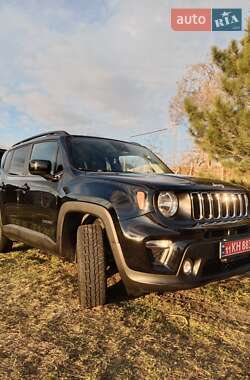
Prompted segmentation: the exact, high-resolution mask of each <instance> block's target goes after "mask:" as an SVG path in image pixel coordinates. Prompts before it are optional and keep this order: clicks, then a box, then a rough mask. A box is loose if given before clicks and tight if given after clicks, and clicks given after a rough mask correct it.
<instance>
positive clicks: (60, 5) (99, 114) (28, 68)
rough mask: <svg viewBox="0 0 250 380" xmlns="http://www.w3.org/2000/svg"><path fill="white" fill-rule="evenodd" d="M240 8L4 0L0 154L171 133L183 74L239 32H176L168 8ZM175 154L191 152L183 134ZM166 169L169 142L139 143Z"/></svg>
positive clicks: (245, 1) (224, 3)
mask: <svg viewBox="0 0 250 380" xmlns="http://www.w3.org/2000/svg"><path fill="white" fill-rule="evenodd" d="M181 7H186V8H187V7H190V8H195V7H196V8H197V7H198V8H199V7H200V8H205V7H208V8H210V7H211V8H212V7H214V8H218V7H219V8H234V7H237V8H243V17H244V19H245V18H246V17H247V15H249V14H250V12H249V10H250V1H249V0H220V1H218V0H217V1H215V0H210V1H209V0H207V1H205V0H170V1H168V0H164V1H163V0H88V1H86V0H71V1H69V0H50V1H49V0H43V1H38V0H36V1H35V0H16V1H14V0H8V1H6V0H0V51H1V56H0V134H1V135H0V136H1V141H0V145H1V146H9V145H11V144H13V143H15V142H17V141H18V140H20V139H23V138H25V137H28V136H31V135H33V134H36V133H41V132H43V131H49V130H57V129H63V130H66V131H68V132H71V133H77V134H85V135H86V134H90V135H98V136H105V137H112V138H120V139H125V140H129V139H130V136H133V135H136V134H140V133H144V132H149V131H153V130H156V129H162V128H168V127H170V122H169V115H168V107H169V102H170V100H171V98H172V97H173V96H174V95H175V93H176V86H177V82H178V81H180V80H181V78H182V76H183V74H184V72H185V70H186V68H187V67H188V65H191V64H195V63H201V62H207V61H208V60H209V57H210V50H211V46H213V45H217V46H220V47H226V46H227V44H228V42H229V41H230V40H231V39H232V38H236V39H239V38H240V37H241V36H242V33H241V32H174V31H172V30H171V27H170V9H171V8H181ZM178 136H179V138H178V147H177V149H178V151H179V152H181V151H183V150H184V149H189V148H190V146H191V145H190V144H191V143H190V138H189V135H188V132H187V130H186V129H185V127H181V128H180V130H179V131H178ZM132 140H136V141H138V142H141V143H146V144H151V145H152V144H153V145H154V146H155V147H156V150H157V149H158V150H159V149H162V150H163V151H164V155H165V157H166V158H168V159H169V160H171V158H172V157H173V149H176V146H175V145H174V143H173V133H172V132H171V130H170V131H166V132H163V133H159V134H154V135H152V136H147V137H137V138H133V139H132Z"/></svg>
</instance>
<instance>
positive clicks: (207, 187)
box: [87, 172, 245, 191]
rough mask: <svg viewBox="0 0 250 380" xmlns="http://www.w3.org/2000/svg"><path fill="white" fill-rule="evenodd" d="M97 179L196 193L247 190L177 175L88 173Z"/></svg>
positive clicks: (204, 179) (215, 181)
mask: <svg viewBox="0 0 250 380" xmlns="http://www.w3.org/2000/svg"><path fill="white" fill-rule="evenodd" d="M87 176H91V177H92V176H93V177H95V178H96V179H101V180H104V181H111V182H113V181H115V182H120V183H124V184H128V185H134V186H136V185H137V186H146V187H149V188H152V189H155V190H165V189H167V190H170V189H172V190H178V191H182V190H183V191H184V190H194V191H227V190H228V191H233V190H242V189H243V190H245V189H244V188H243V187H241V186H239V185H233V184H231V183H227V182H222V181H218V180H212V179H206V178H196V177H190V176H184V175H177V174H138V173H108V172H95V173H90V172H89V173H87Z"/></svg>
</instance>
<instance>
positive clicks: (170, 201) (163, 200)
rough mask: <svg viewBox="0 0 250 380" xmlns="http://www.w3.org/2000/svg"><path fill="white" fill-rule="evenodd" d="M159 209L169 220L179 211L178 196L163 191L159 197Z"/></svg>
mask: <svg viewBox="0 0 250 380" xmlns="http://www.w3.org/2000/svg"><path fill="white" fill-rule="evenodd" d="M158 209H159V211H160V212H161V213H162V215H164V216H165V217H167V218H169V217H170V216H173V215H175V214H176V212H177V210H178V199H177V196H176V195H175V194H174V193H172V192H167V191H162V192H161V193H160V194H159V196H158Z"/></svg>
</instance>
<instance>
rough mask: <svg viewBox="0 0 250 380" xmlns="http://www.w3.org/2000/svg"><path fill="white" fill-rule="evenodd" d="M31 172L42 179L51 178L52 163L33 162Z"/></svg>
mask: <svg viewBox="0 0 250 380" xmlns="http://www.w3.org/2000/svg"><path fill="white" fill-rule="evenodd" d="M29 172H30V174H33V175H40V176H42V177H46V176H49V175H50V173H51V162H50V161H47V160H31V161H30V163H29Z"/></svg>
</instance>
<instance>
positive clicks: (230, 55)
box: [185, 19, 250, 174]
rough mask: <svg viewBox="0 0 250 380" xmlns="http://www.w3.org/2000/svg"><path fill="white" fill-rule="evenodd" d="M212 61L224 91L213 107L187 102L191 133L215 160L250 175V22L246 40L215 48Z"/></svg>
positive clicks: (245, 36)
mask: <svg viewBox="0 0 250 380" xmlns="http://www.w3.org/2000/svg"><path fill="white" fill-rule="evenodd" d="M212 60H213V63H214V64H215V65H216V67H217V69H218V70H219V72H220V73H221V75H220V82H221V83H220V85H221V89H222V91H221V93H220V95H218V96H216V97H215V99H214V100H213V102H212V104H211V106H209V107H208V106H207V105H206V106H203V107H202V106H201V105H197V104H196V103H195V101H194V99H193V98H191V97H189V98H186V99H185V110H186V112H187V114H188V118H189V122H190V132H191V134H192V135H193V136H194V139H195V141H196V143H197V144H198V145H199V146H200V147H201V148H202V149H203V150H204V151H205V152H207V153H208V154H209V156H210V157H211V158H212V159H215V160H218V161H219V162H220V163H221V164H222V165H223V166H224V167H231V168H232V169H234V171H235V173H239V174H240V173H242V174H243V173H246V172H247V171H250V19H249V20H248V25H247V29H246V32H245V34H244V37H243V39H242V40H241V41H240V42H237V41H234V40H233V41H231V42H230V44H229V46H228V48H226V49H225V50H220V49H218V48H217V47H213V48H212Z"/></svg>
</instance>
